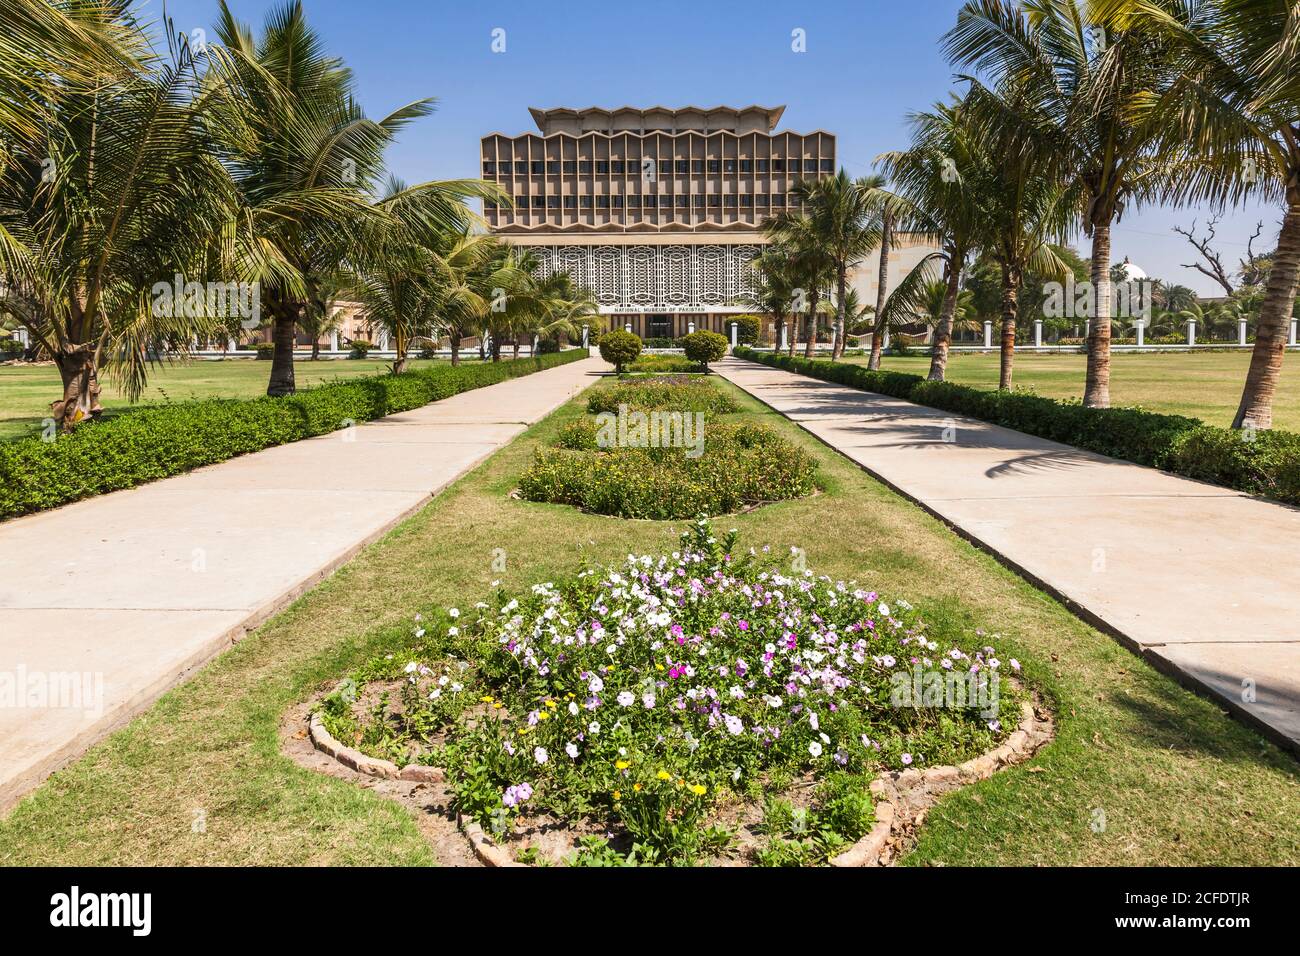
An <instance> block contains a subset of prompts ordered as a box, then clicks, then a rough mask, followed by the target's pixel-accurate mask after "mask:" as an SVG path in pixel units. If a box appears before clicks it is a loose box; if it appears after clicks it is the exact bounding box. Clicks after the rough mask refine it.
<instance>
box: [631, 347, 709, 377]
mask: <svg viewBox="0 0 1300 956" xmlns="http://www.w3.org/2000/svg"><path fill="white" fill-rule="evenodd" d="M699 370H700V368H699V366H698V365H696V364H695V363H694V362H692V361H691V360H690V359H688V358H687V357H686V356H684V355H649V354H647V353H645V352H642V353H641V357H640V358H638V359H637V360H636V361H635V362H633V363H632V364H631V365H629V366H628V367H627V368H626V369H624V371H627V372H655V373H659V374H673V373H677V374H686V373H690V372H698V371H699Z"/></svg>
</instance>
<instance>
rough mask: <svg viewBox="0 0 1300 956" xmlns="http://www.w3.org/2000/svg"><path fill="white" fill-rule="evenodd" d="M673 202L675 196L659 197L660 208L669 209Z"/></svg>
mask: <svg viewBox="0 0 1300 956" xmlns="http://www.w3.org/2000/svg"><path fill="white" fill-rule="evenodd" d="M672 204H673V197H672V196H660V197H659V208H660V209H667V208H668V207H669V206H671V205H672Z"/></svg>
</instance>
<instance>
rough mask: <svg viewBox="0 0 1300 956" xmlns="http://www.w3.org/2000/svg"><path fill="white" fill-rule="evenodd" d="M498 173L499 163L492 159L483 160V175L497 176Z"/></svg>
mask: <svg viewBox="0 0 1300 956" xmlns="http://www.w3.org/2000/svg"><path fill="white" fill-rule="evenodd" d="M496 174H497V164H496V163H495V162H494V161H492V160H490V159H485V160H483V175H484V176H495V175H496Z"/></svg>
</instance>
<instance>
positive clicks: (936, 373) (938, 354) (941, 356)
mask: <svg viewBox="0 0 1300 956" xmlns="http://www.w3.org/2000/svg"><path fill="white" fill-rule="evenodd" d="M954 261H956V262H960V260H957V259H955V257H951V258H950V260H949V262H948V268H947V273H948V275H947V278H948V287H947V288H946V289H945V290H944V294H943V311H942V312H940V313H939V324H938V326H937V327H936V328H935V330H934V347H933V349H932V350H931V352H930V374H929V376H927V377H928V378H929V380H930V381H931V382H942V381H943V380H944V377H945V376H946V375H947V374H948V346H949V345H951V344H952V320H953V316H954V315H956V313H957V295H958V293H959V292H960V291H961V266H960V265H956V266H954V265H953V262H954Z"/></svg>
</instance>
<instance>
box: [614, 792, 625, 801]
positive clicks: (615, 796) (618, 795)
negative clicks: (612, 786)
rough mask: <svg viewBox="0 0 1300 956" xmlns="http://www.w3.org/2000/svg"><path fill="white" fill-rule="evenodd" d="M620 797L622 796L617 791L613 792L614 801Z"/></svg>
mask: <svg viewBox="0 0 1300 956" xmlns="http://www.w3.org/2000/svg"><path fill="white" fill-rule="evenodd" d="M622 796H623V794H621V793H619V792H618V791H617V790H615V791H614V799H615V800H617V799H619V798H620V797H622Z"/></svg>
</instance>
